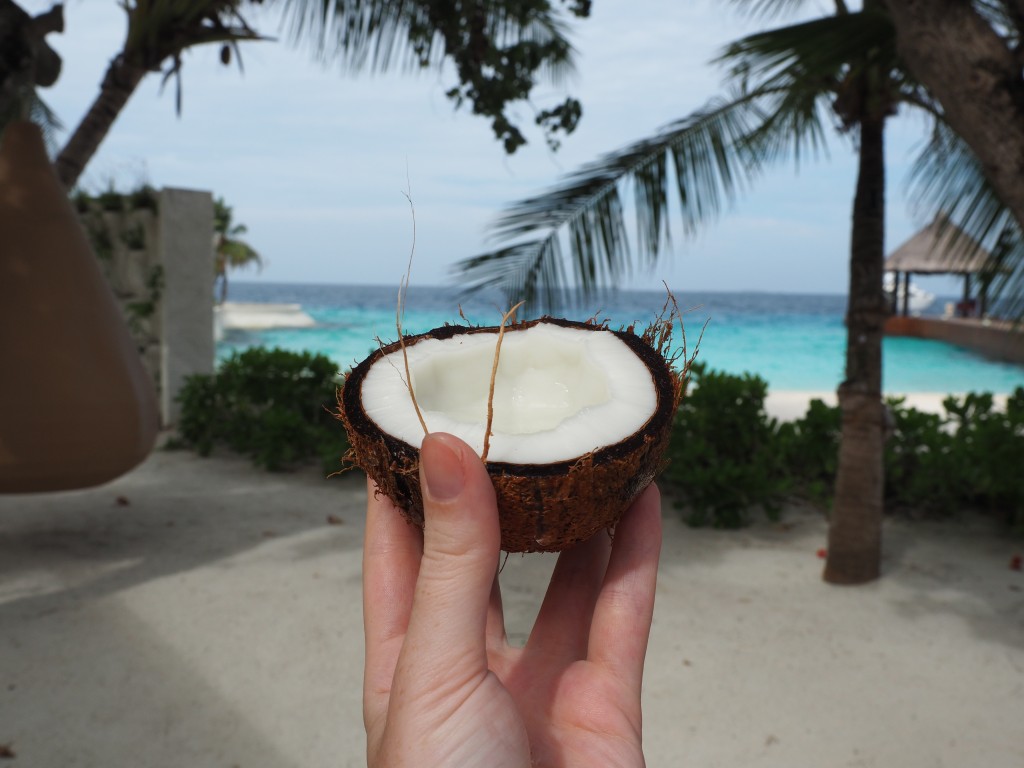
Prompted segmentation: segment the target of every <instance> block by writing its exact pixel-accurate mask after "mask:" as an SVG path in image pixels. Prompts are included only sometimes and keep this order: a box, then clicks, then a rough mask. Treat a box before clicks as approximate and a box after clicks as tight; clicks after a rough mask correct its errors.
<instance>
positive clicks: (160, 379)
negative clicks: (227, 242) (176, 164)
mask: <svg viewBox="0 0 1024 768" xmlns="http://www.w3.org/2000/svg"><path fill="white" fill-rule="evenodd" d="M75 203H76V205H77V208H78V212H79V216H80V219H81V221H82V224H83V226H84V227H85V230H86V232H87V234H88V235H89V239H90V241H91V242H92V245H93V250H94V251H95V253H96V257H97V259H98V260H99V262H100V265H101V268H102V270H103V273H104V275H105V276H106V278H107V281H108V283H109V285H110V287H111V290H112V291H113V293H114V296H115V297H116V299H117V302H118V305H119V306H120V307H121V311H122V315H123V317H124V319H125V323H126V324H127V325H128V329H129V331H130V332H131V335H132V338H133V339H134V340H135V342H136V344H137V345H138V349H139V354H140V355H141V356H142V362H143V365H144V366H145V368H146V370H147V371H148V372H149V373H150V375H151V376H152V377H153V382H154V384H155V386H156V391H157V397H158V402H159V403H160V415H161V421H162V424H163V426H164V427H168V426H172V425H173V424H175V423H176V422H177V419H178V404H177V403H176V402H175V398H176V396H177V394H178V392H179V390H180V388H181V386H182V384H183V383H184V380H185V378H186V377H187V376H189V375H191V374H194V373H210V372H212V370H213V363H214V346H213V253H212V249H213V198H212V196H211V195H210V193H209V192H200V191H195V190H185V189H169V188H168V189H162V190H159V191H157V190H151V189H142V190H139V191H137V192H135V193H132V194H129V195H120V194H113V193H106V194H103V195H99V196H96V197H92V196H84V195H83V196H79V197H78V198H77V199H76V200H75Z"/></svg>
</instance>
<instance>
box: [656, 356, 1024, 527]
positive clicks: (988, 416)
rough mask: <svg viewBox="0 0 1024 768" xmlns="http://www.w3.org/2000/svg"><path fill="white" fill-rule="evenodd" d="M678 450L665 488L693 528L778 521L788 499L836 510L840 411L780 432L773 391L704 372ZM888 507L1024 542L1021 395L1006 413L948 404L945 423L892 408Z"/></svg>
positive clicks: (985, 399) (672, 451)
mask: <svg viewBox="0 0 1024 768" xmlns="http://www.w3.org/2000/svg"><path fill="white" fill-rule="evenodd" d="M691 373H692V376H691V381H690V392H688V394H687V396H686V397H685V398H684V399H683V402H682V404H681V406H680V408H679V412H678V414H677V416H676V421H675V424H674V428H673V433H672V436H671V442H670V445H669V452H668V457H669V460H670V464H669V466H668V468H667V469H666V470H665V472H664V474H663V476H662V480H663V482H664V483H665V485H666V486H667V487H668V488H669V489H670V490H673V491H675V492H677V493H678V495H679V497H680V498H681V500H682V501H683V502H684V503H685V506H686V508H687V512H686V520H687V522H689V523H690V524H692V525H713V526H716V527H722V528H734V527H739V526H742V525H745V524H746V523H748V522H749V520H750V515H751V513H752V511H753V510H755V509H756V508H758V507H761V508H763V509H764V510H765V511H766V512H767V513H768V514H769V516H775V515H776V514H777V512H778V510H779V506H780V503H781V500H782V499H783V498H784V497H786V496H802V497H805V498H808V499H810V500H812V501H814V502H816V503H820V504H824V505H828V504H830V502H831V498H832V493H833V488H834V485H835V476H836V471H837V468H838V455H839V440H840V433H841V415H840V411H839V408H837V407H834V406H828V405H826V404H825V403H823V402H822V401H820V400H814V401H812V402H811V404H810V407H809V408H808V410H807V413H806V414H805V415H804V416H803V417H802V418H800V419H797V420H795V421H792V422H785V423H782V424H778V423H776V422H775V421H774V420H773V419H770V418H769V417H768V416H767V415H766V413H765V411H764V399H765V395H766V393H767V384H766V383H765V381H764V380H763V379H760V378H759V377H757V376H752V375H750V374H745V375H743V376H734V375H731V374H725V373H718V372H713V371H708V370H707V369H706V368H705V367H704V366H700V365H695V366H693V368H692V370H691ZM887 404H888V406H889V409H890V412H891V414H892V430H891V433H890V434H889V436H888V439H887V440H886V443H885V448H884V462H885V504H886V508H887V509H888V510H890V511H894V510H898V509H914V510H915V511H917V512H920V513H924V514H928V515H938V516H942V515H949V514H953V513H957V512H959V511H961V510H964V509H976V510H980V511H984V512H986V513H989V514H992V515H995V516H997V517H999V518H1001V519H1003V520H1005V521H1006V523H1007V524H1008V525H1009V526H1010V527H1011V529H1012V530H1014V531H1015V532H1017V533H1019V534H1024V388H1018V389H1017V390H1016V391H1015V392H1014V393H1013V394H1012V395H1010V396H1009V398H1008V400H1007V407H1006V409H1005V410H1004V411H997V410H995V408H994V405H993V397H992V395H990V394H969V395H966V396H964V397H962V398H956V397H950V398H947V399H946V400H945V401H944V407H945V414H933V413H927V412H923V411H919V410H916V409H914V408H907V407H905V405H904V402H903V400H901V399H890V400H888V401H887Z"/></svg>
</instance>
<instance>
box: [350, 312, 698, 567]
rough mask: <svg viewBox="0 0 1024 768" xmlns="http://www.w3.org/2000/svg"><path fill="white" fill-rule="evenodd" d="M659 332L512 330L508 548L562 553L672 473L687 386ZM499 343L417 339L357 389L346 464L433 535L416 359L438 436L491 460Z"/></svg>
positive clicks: (496, 472)
mask: <svg viewBox="0 0 1024 768" xmlns="http://www.w3.org/2000/svg"><path fill="white" fill-rule="evenodd" d="M656 327H657V328H659V329H660V330H655V329H653V328H652V329H651V330H649V331H648V332H647V333H645V334H644V336H642V337H641V336H637V335H636V334H634V333H633V332H632V330H626V331H612V330H609V329H607V328H606V327H604V326H602V325H597V324H593V323H578V322H573V321H569V320H561V319H554V318H542V319H540V320H534V321H529V322H523V323H515V324H513V325H511V326H508V327H506V329H505V334H504V337H503V340H502V343H501V350H500V356H499V364H498V369H497V377H496V379H495V385H494V395H493V422H492V434H491V437H490V441H489V446H488V452H487V460H486V466H487V471H488V473H489V474H490V476H491V479H492V481H493V483H494V488H495V492H496V494H497V500H498V512H499V515H500V523H501V545H502V549H504V550H506V551H509V552H536V551H558V550H561V549H564V548H566V547H568V546H569V545H571V544H573V543H575V542H577V541H582V540H583V539H586V538H589V537H590V536H592V535H593V534H595V533H596V532H598V531H601V530H604V529H606V528H611V527H614V525H615V523H616V522H617V521H618V519H619V517H620V516H621V515H622V513H623V512H624V511H625V510H626V509H627V508H628V507H629V505H630V503H632V501H633V500H634V499H635V498H636V497H637V495H638V494H639V493H640V492H641V491H642V490H643V489H644V488H645V487H647V485H649V484H650V482H651V481H652V480H653V479H654V477H655V475H656V474H657V472H658V471H659V470H660V469H661V464H662V457H663V455H664V452H665V449H666V447H667V445H668V439H669V432H670V430H671V426H672V417H673V415H674V414H675V411H676V407H677V405H678V403H679V397H680V393H681V389H682V387H681V384H682V376H681V374H679V373H677V372H676V371H674V370H673V368H672V366H671V364H670V363H669V362H668V361H667V360H666V359H665V357H664V352H665V351H666V349H667V346H668V344H667V343H666V341H665V339H664V338H663V337H662V336H659V334H664V333H665V332H666V331H665V325H664V324H663V325H661V326H656ZM667 327H668V331H667V332H668V333H669V334H670V333H671V323H668V325H667ZM498 332H499V328H498V327H492V328H473V327H460V326H444V327H442V328H437V329H435V330H433V331H428V332H427V333H424V334H421V335H418V336H411V337H408V338H406V339H404V344H405V352H404V353H403V350H402V345H401V344H400V343H398V342H395V343H393V344H390V345H388V346H385V347H383V348H381V349H379V350H377V351H376V352H374V353H373V354H371V355H370V356H369V357H368V358H367V359H366V360H364V361H363V362H362V363H360V364H359V365H357V366H356V367H355V368H354V369H353V370H352V371H351V373H350V374H349V375H348V377H347V378H346V380H345V386H344V388H343V390H342V392H341V395H340V397H339V405H340V409H339V411H340V413H339V415H340V417H341V419H342V420H343V421H344V423H345V427H346V429H347V430H348V436H349V442H350V443H351V445H352V449H351V451H350V452H349V455H348V456H347V457H346V458H347V459H348V460H350V461H351V462H352V463H354V464H355V465H357V466H359V467H360V468H361V469H363V470H364V471H365V472H366V473H367V474H368V475H369V476H370V477H371V478H372V479H373V480H374V481H375V482H376V483H377V485H378V486H379V487H380V489H381V490H382V491H383V492H384V493H385V494H386V495H387V496H388V497H390V498H391V500H392V501H394V502H395V504H396V505H397V506H398V507H400V508H401V509H402V510H403V511H404V513H405V515H406V517H407V518H408V519H409V520H411V521H412V522H414V523H417V524H419V525H422V524H423V499H422V496H421V494H420V487H419V447H420V445H421V444H422V441H423V436H424V432H423V427H422V425H421V423H420V420H419V417H418V416H417V414H416V410H415V406H414V405H413V402H412V397H411V396H410V393H409V388H408V386H407V384H406V380H405V370H406V368H405V359H404V356H407V358H408V365H409V371H410V373H411V378H412V388H413V391H414V392H415V394H416V401H417V403H418V405H419V408H420V411H421V413H422V416H423V420H424V421H425V422H426V425H427V428H428V429H429V430H430V431H432V432H450V433H452V434H455V435H458V436H459V437H461V438H462V439H463V440H465V441H466V442H467V443H469V445H470V446H472V447H473V448H474V449H475V450H476V451H477V453H478V454H482V452H483V450H484V432H485V429H486V422H487V408H488V399H489V394H490V382H491V370H492V365H493V362H494V355H495V346H496V344H497V339H498ZM403 355H404V356H403Z"/></svg>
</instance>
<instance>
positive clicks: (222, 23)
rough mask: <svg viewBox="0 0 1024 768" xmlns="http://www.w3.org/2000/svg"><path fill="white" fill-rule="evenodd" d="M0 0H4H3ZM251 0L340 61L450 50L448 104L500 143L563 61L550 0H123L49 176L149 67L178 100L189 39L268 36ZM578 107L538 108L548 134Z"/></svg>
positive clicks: (508, 142)
mask: <svg viewBox="0 0 1024 768" xmlns="http://www.w3.org/2000/svg"><path fill="white" fill-rule="evenodd" d="M3 1H4V2H10V0H3ZM559 2H560V3H561V4H563V5H567V6H568V10H569V12H570V13H571V14H572V15H575V16H579V17H585V16H587V15H589V6H590V4H589V0H559ZM255 5H265V6H271V5H275V6H276V7H278V8H280V13H281V20H282V23H283V24H284V25H285V26H287V27H288V28H289V30H290V33H291V36H292V38H293V40H294V42H296V43H301V44H307V45H310V46H311V47H312V48H313V50H314V52H315V54H316V55H317V56H318V57H320V58H322V59H326V60H335V61H339V62H340V63H341V64H342V65H343V67H344V68H345V69H346V70H350V71H354V72H356V71H361V70H366V69H370V70H373V71H383V70H386V69H388V68H390V67H392V66H395V65H397V66H402V67H405V68H408V69H412V68H423V67H437V66H440V65H441V64H442V63H444V62H445V61H446V60H450V61H452V62H453V63H454V65H455V68H456V71H457V74H458V78H459V83H458V84H457V85H455V86H454V87H452V88H451V89H450V90H449V91H448V96H449V98H451V99H453V100H454V101H455V103H456V104H457V105H461V104H463V103H465V102H469V103H471V104H472V107H473V112H474V113H475V114H481V115H483V116H485V117H488V118H489V119H490V120H491V126H492V129H493V130H494V133H495V136H496V137H497V138H498V139H499V140H500V141H502V143H503V144H504V146H505V149H506V151H508V152H514V151H515V150H516V149H517V148H518V147H519V146H521V145H522V144H524V143H526V139H525V138H524V136H523V134H522V133H521V131H520V130H519V128H518V127H517V126H516V125H515V123H513V122H512V120H511V118H510V117H509V116H508V115H507V109H508V107H509V105H510V104H512V103H513V102H518V101H524V100H526V99H527V98H528V97H529V95H530V91H531V89H532V87H533V85H534V82H535V80H536V79H537V77H538V73H539V72H545V73H550V74H551V75H552V76H553V77H556V78H557V77H559V76H561V75H563V74H565V73H566V72H567V71H568V70H569V69H571V57H572V47H571V45H570V44H569V42H568V41H567V39H566V37H565V34H564V32H565V30H564V24H563V21H562V14H561V13H559V12H557V11H556V9H555V8H554V7H553V6H552V4H551V2H549V0H339V1H338V2H315V0H193V1H192V2H181V0H125V2H124V3H123V7H124V10H125V12H126V13H127V15H128V31H127V35H126V37H125V42H124V45H123V47H122V49H121V51H120V52H118V53H117V55H116V56H114V58H113V59H112V60H111V62H110V66H109V67H108V69H107V72H106V75H105V76H104V78H103V82H102V84H101V86H100V93H99V95H98V96H97V97H96V100H95V101H94V102H93V104H92V106H91V107H90V108H89V110H88V112H87V113H86V115H85V117H84V118H83V119H82V121H81V123H80V124H79V125H78V127H77V128H76V129H75V131H74V133H73V134H72V135H71V137H70V138H69V139H68V142H67V144H66V145H65V147H64V148H63V149H62V150H61V152H60V154H59V155H58V156H57V159H56V162H55V165H56V168H57V173H58V176H59V177H60V179H61V182H62V183H63V184H64V186H65V187H66V188H69V189H70V188H71V187H73V186H74V185H75V183H76V182H77V180H78V177H79V176H80V175H81V173H82V171H83V169H84V168H85V166H86V164H87V163H88V162H89V160H90V158H91V157H92V156H93V154H94V153H95V152H96V150H97V148H98V147H99V145H100V143H101V142H102V141H103V138H104V137H105V136H106V135H107V133H108V131H109V130H110V128H111V126H112V125H113V123H114V120H115V119H116V118H117V116H118V114H120V112H121V110H122V109H123V108H124V106H125V104H126V103H127V102H128V99H129V98H130V97H131V95H132V94H133V93H134V92H135V89H136V88H137V87H138V85H139V83H140V82H141V81H142V79H143V78H144V77H145V76H146V75H147V74H149V73H150V72H161V73H162V77H163V79H164V81H165V82H166V81H167V80H169V79H172V78H173V79H174V80H175V83H176V86H177V87H176V94H177V107H178V110H179V111H180V109H181V93H182V91H181V69H182V53H183V52H184V51H185V50H186V49H188V48H191V47H193V46H197V45H204V44H216V45H220V46H221V61H222V62H223V63H224V64H229V63H230V62H231V60H232V58H235V59H236V60H238V61H239V63H240V62H241V60H240V57H239V50H238V45H239V43H241V42H245V41H255V40H268V39H269V38H267V37H264V36H263V35H261V34H259V33H258V32H257V31H256V30H255V29H253V27H252V26H250V24H249V23H248V22H247V21H246V19H245V18H244V17H243V15H242V14H243V10H246V9H248V10H251V9H252V7H253V6H255ZM579 117H580V105H579V103H578V102H577V101H576V100H575V99H572V98H567V99H566V100H565V101H564V102H563V103H562V104H560V105H557V106H554V107H552V108H551V109H547V110H542V111H540V112H539V113H538V114H537V118H536V122H537V124H538V125H540V126H541V127H542V129H543V130H544V132H545V135H546V138H547V140H548V142H549V143H550V144H552V145H557V139H556V135H557V133H558V132H560V131H562V132H566V133H568V132H571V131H572V130H573V129H574V128H575V126H576V122H577V121H578V119H579Z"/></svg>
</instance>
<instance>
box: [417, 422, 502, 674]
mask: <svg viewBox="0 0 1024 768" xmlns="http://www.w3.org/2000/svg"><path fill="white" fill-rule="evenodd" d="M420 483H421V487H422V490H423V507H424V531H423V558H422V560H421V562H420V571H419V578H418V580H417V582H416V594H415V599H414V603H413V608H412V615H411V617H410V619H409V627H408V632H407V635H406V649H413V650H411V651H410V652H409V655H410V656H412V655H415V657H416V660H417V663H421V662H424V661H426V663H427V664H432V665H433V666H434V667H435V668H436V670H446V669H448V668H455V667H456V666H459V667H461V668H462V669H463V670H466V669H470V668H473V669H475V670H477V671H481V672H485V671H486V668H487V657H486V650H485V647H484V636H485V630H486V626H487V621H488V614H489V613H491V614H493V610H494V609H493V608H492V607H491V600H492V585H493V583H494V577H495V572H496V570H497V567H498V551H499V547H500V545H501V533H500V530H499V527H498V511H497V505H496V502H495V498H494V487H493V486H492V485H491V480H490V477H488V475H487V471H486V469H485V468H484V465H483V463H482V462H481V461H480V459H479V457H477V455H476V454H475V453H474V452H473V450H472V449H471V448H470V447H469V446H468V445H466V444H465V443H464V442H462V441H461V440H459V439H458V438H456V437H454V436H452V435H446V434H442V433H433V434H431V435H428V436H427V437H426V438H424V440H423V445H422V447H421V448H420ZM403 658H404V655H403ZM402 663H403V662H402V660H401V659H400V660H399V665H400V667H401V665H402ZM401 671H402V670H401V669H400V670H399V674H401Z"/></svg>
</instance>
